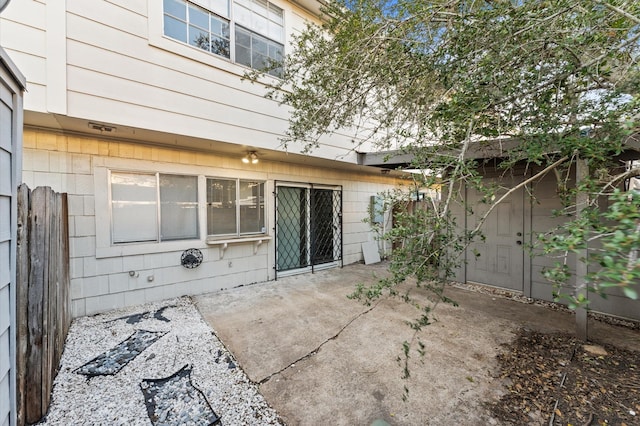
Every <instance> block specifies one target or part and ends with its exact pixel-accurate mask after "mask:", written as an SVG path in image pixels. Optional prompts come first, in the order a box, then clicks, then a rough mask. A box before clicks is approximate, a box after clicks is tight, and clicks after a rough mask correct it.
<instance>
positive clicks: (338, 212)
mask: <svg viewBox="0 0 640 426" xmlns="http://www.w3.org/2000/svg"><path fill="white" fill-rule="evenodd" d="M280 187H287V188H302V189H305V190H306V194H305V202H306V203H307V205H306V207H307V208H306V209H305V214H306V217H305V222H306V229H305V230H306V244H307V247H306V257H307V263H308V265H307V266H302V267H299V268H293V269H287V270H279V269H278V234H279V220H278V216H279V214H278V209H279V206H278V188H280ZM314 189H318V190H331V191H332V192H333V194H334V197H335V194H336V193H337V194H338V197H339V199H338V201H337V203H336V201H335V199H334V201H333V203H334V205H333V208H334V216H333V221H334V232H337V233H338V236H337V238H335V237H334V238H333V241H334V248H333V249H334V256H333V257H334V259H333V260H332V261H329V262H320V263H315V262H314V259H313V253H314V247H313V245H314V242H315V240H316V239H315V238H314V236H313V235H312V232H313V229H314V227H313V224H312V223H311V222H312V218H313V215H312V214H311V207H312V206H311V202H312V199H313V197H312V191H313V190H314ZM273 193H274V200H275V201H274V217H275V223H274V228H273V229H274V239H273V240H274V252H275V254H274V267H273V269H274V272H275V279H276V280H277V279H278V277H285V276H290V275H297V274H302V273H305V272H311V273H314V272H315V271H318V270H323V269H329V268H335V267H338V266H340V267H342V266H344V260H343V259H344V256H343V246H344V244H343V241H344V229H343V188H342V185H327V184H315V183H306V182H291V181H274V192H273Z"/></svg>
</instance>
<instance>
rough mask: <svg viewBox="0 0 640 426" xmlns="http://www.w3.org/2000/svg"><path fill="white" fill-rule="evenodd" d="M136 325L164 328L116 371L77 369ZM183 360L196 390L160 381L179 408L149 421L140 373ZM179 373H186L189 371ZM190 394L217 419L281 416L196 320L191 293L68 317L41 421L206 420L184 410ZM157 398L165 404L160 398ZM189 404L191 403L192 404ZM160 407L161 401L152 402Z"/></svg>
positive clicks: (260, 421) (232, 421)
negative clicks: (88, 372)
mask: <svg viewBox="0 0 640 426" xmlns="http://www.w3.org/2000/svg"><path fill="white" fill-rule="evenodd" d="M167 320H168V321H167ZM139 330H147V331H151V332H166V334H164V335H162V334H159V335H160V336H161V337H160V338H159V339H158V340H156V341H153V342H152V343H151V344H150V345H149V346H148V347H146V349H144V350H142V352H141V353H140V354H139V355H137V356H136V357H135V358H133V359H132V360H130V361H129V362H128V363H127V364H126V365H124V367H122V368H121V369H120V370H119V371H118V372H117V373H115V374H107V375H96V376H87V375H86V374H82V371H86V370H82V369H81V367H82V366H83V365H85V364H86V363H89V362H90V361H92V360H95V359H96V358H97V357H99V356H100V355H102V354H104V353H107V352H109V351H110V350H112V349H113V348H114V347H116V346H118V345H120V344H121V343H122V342H124V341H125V340H127V339H128V338H129V337H130V336H132V335H134V334H135V333H136V332H138V331H139ZM120 346H121V347H122V346H123V345H120ZM138 352H139V351H138ZM124 358H126V359H128V358H129V357H124ZM187 365H188V366H189V367H188V368H187V369H186V370H188V369H189V368H191V382H192V384H193V385H194V386H195V388H196V389H198V390H199V391H200V392H201V393H200V392H198V391H194V390H193V388H187V387H185V386H184V381H183V383H182V384H181V385H179V386H178V384H177V383H178V382H177V381H172V380H168V381H166V382H167V383H172V382H175V383H176V387H175V389H170V391H171V392H169V394H170V395H171V397H172V398H174V399H175V400H176V402H175V404H170V405H173V406H174V407H181V408H180V410H182V411H180V412H177V413H173V414H172V413H169V415H168V416H167V415H166V413H164V417H162V419H158V418H155V419H154V421H152V420H151V419H150V417H149V414H148V411H147V407H146V406H145V398H144V395H143V391H142V388H141V385H142V384H143V381H145V380H146V381H147V382H148V381H154V380H157V379H164V378H167V377H169V376H171V375H173V374H175V373H178V372H179V371H180V370H181V369H183V367H185V366H187ZM92 371H93V370H92ZM185 380H187V381H188V377H187V379H185ZM147 382H145V383H147ZM161 382H163V381H161ZM143 386H146V385H143ZM181 389H182V390H181ZM194 395H195V396H196V397H195V398H194ZM201 395H204V397H205V398H206V402H203V401H202V398H201ZM191 400H193V401H195V402H194V403H193V404H196V405H197V407H195V408H197V410H195V411H198V412H201V411H202V407H206V406H207V403H208V406H210V407H211V408H212V409H213V411H214V412H215V415H217V416H218V417H220V424H223V425H281V424H282V421H281V420H280V418H279V417H278V415H277V414H276V412H275V411H274V410H273V409H272V408H270V407H269V406H268V405H267V403H266V402H265V400H264V398H263V397H262V395H261V394H260V393H259V392H258V389H257V386H256V385H255V384H254V383H252V382H250V381H249V379H248V378H247V376H246V375H245V373H244V372H243V371H242V370H241V369H240V368H239V367H238V365H237V362H236V361H235V359H234V358H233V355H232V354H231V353H229V352H228V351H227V349H226V348H225V347H224V346H223V345H222V344H221V343H220V341H219V340H218V338H217V337H216V336H215V334H214V332H213V331H212V330H211V328H209V326H208V325H207V324H206V323H205V322H204V321H203V320H202V318H201V316H200V314H199V313H198V311H197V310H196V308H195V306H194V305H193V303H192V301H191V299H190V298H188V297H183V298H179V299H174V300H168V301H163V302H160V303H153V304H151V303H150V304H145V305H139V306H135V307H131V308H127V309H122V310H117V311H111V312H108V313H105V314H100V315H95V316H92V317H82V318H78V319H76V320H74V321H73V323H72V325H71V329H70V331H69V335H68V336H67V341H66V344H65V349H64V353H63V355H62V361H61V365H60V371H59V372H58V375H57V377H56V379H55V383H54V388H53V395H52V400H51V405H50V407H49V412H48V413H47V416H46V417H45V418H44V419H43V421H42V422H41V423H40V424H42V425H70V424H92V425H107V424H108V425H148V424H181V425H182V424H187V425H188V424H193V425H195V424H209V423H210V421H209V420H208V419H211V418H212V417H211V416H209V417H206V416H205V417H202V416H201V417H195V418H194V417H191V418H185V417H184V414H185V412H187V413H188V412H189V411H190V410H189V407H187V406H188V405H189V401H191ZM163 404H165V405H166V404H167V403H166V401H165V402H164V403H163ZM193 404H192V407H191V411H194V410H193V407H194V405H193ZM158 407H160V405H157V407H156V409H158ZM152 411H153V409H152ZM180 416H182V417H181V418H180ZM172 419H173V420H172Z"/></svg>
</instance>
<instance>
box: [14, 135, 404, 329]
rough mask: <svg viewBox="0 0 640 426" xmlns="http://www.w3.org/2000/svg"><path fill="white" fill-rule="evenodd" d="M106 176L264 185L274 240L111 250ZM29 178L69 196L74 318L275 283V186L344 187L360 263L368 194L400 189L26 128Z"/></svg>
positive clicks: (333, 172) (353, 258)
mask: <svg viewBox="0 0 640 426" xmlns="http://www.w3.org/2000/svg"><path fill="white" fill-rule="evenodd" d="M108 170H118V171H131V172H163V173H188V174H190V175H197V176H201V177H205V176H206V177H233V176H239V177H242V178H248V179H260V180H264V181H265V182H266V190H265V195H266V207H265V211H266V212H268V213H267V226H268V228H269V231H268V236H266V237H265V238H264V241H263V243H262V244H260V245H257V244H256V242H255V241H244V242H243V241H238V242H236V243H230V244H228V248H227V249H226V250H222V248H221V245H220V244H218V243H216V242H213V243H210V244H207V243H206V236H204V235H202V233H201V237H200V238H199V239H197V240H183V241H172V242H166V243H146V244H133V245H131V244H127V245H113V244H111V241H110V234H109V229H110V216H109V213H108V212H109V208H110V207H109V198H108V197H109V194H108V181H107V171H108ZM23 180H24V182H25V183H27V184H28V185H29V186H30V187H35V186H45V185H46V186H51V187H52V188H53V189H54V190H55V191H60V192H66V193H68V200H69V216H70V217H69V233H70V240H71V241H70V276H71V298H72V309H73V315H74V317H77V316H81V315H90V314H93V313H96V312H99V311H104V310H108V309H114V308H119V307H122V306H128V305H133V304H138V303H143V302H148V301H153V300H161V299H166V298H171V297H176V296H179V295H185V294H198V293H205V292H211V291H216V290H220V289H223V288H230V287H234V286H238V285H246V284H250V283H255V282H260V281H266V280H271V279H274V278H275V274H274V269H273V268H274V262H275V249H274V244H275V241H274V240H273V235H274V233H273V229H272V228H273V226H274V224H275V217H274V216H275V215H274V196H273V190H274V185H275V182H276V181H285V182H300V183H313V184H324V185H341V186H342V191H343V211H342V213H343V215H342V218H343V261H344V264H349V263H354V262H358V261H360V260H362V249H361V244H362V243H363V242H366V241H371V240H373V238H374V235H373V233H372V231H371V228H370V226H369V225H368V224H366V223H363V221H362V220H363V219H364V218H365V217H366V215H367V208H368V205H369V203H370V199H371V196H372V195H375V194H376V193H378V192H380V191H382V190H385V189H391V188H393V187H394V186H395V185H396V184H397V183H398V182H396V180H395V179H394V178H391V177H387V176H383V175H381V174H380V173H379V172H377V171H369V172H364V171H361V172H357V173H356V172H352V171H343V170H341V169H340V168H339V164H336V168H321V167H306V166H298V165H294V164H290V163H282V162H268V161H260V163H258V164H256V165H245V164H243V163H242V162H241V161H240V160H239V158H238V157H225V156H221V155H219V154H213V153H208V152H204V151H202V152H198V151H186V150H183V149H180V148H171V147H161V146H153V145H143V144H140V143H136V142H127V141H118V140H111V139H110V140H106V139H98V138H94V137H89V136H81V135H66V134H63V133H60V132H52V131H47V130H42V129H29V128H27V129H25V132H24V171H23ZM201 201H202V200H201ZM204 233H206V232H204ZM188 248H198V249H200V250H201V251H202V252H203V257H204V261H203V263H202V265H200V266H199V267H198V268H195V269H186V268H184V267H182V266H181V264H180V256H181V254H182V252H183V251H184V250H186V249H188ZM130 271H131V274H132V275H133V276H131V275H130Z"/></svg>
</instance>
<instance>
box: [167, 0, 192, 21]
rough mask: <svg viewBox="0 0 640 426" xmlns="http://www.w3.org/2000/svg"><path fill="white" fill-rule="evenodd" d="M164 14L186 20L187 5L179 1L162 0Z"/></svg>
mask: <svg viewBox="0 0 640 426" xmlns="http://www.w3.org/2000/svg"><path fill="white" fill-rule="evenodd" d="M164 13H167V14H169V15H173V16H175V17H176V18H180V19H182V20H183V21H186V20H187V5H186V3H185V2H184V1H181V0H164Z"/></svg>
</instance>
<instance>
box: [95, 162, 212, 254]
mask: <svg viewBox="0 0 640 426" xmlns="http://www.w3.org/2000/svg"><path fill="white" fill-rule="evenodd" d="M114 173H116V174H118V173H120V174H130V175H141V176H153V177H154V178H155V182H156V186H155V202H156V205H155V212H156V230H155V231H156V232H155V234H156V235H155V240H151V239H149V240H141V241H116V238H115V234H114V230H115V222H114V215H113V202H114V200H113V193H112V191H113V181H112V176H113V174H114ZM161 176H182V177H191V178H195V179H196V236H194V237H190V238H169V239H163V238H162V198H161V195H160V194H161V187H160V179H161ZM108 191H109V197H108V199H109V215H110V218H111V220H110V221H109V224H110V233H111V245H113V246H119V245H128V244H157V243H165V242H171V241H197V240H200V236H201V227H200V225H199V223H200V219H199V216H200V214H201V213H200V210H201V209H200V204H201V200H200V179H198V176H197V175H192V174H179V173H164V172H155V173H154V172H141V171H123V170H109V173H108Z"/></svg>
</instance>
